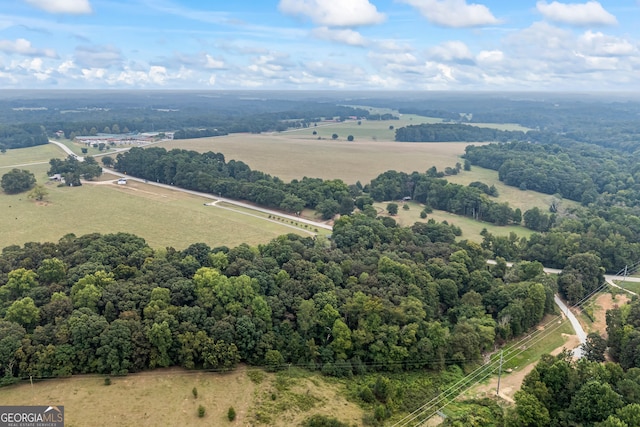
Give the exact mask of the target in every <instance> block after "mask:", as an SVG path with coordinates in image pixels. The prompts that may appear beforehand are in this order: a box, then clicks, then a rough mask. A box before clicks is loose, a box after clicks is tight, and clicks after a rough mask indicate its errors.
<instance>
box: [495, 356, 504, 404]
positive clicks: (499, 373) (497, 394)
mask: <svg viewBox="0 0 640 427" xmlns="http://www.w3.org/2000/svg"><path fill="white" fill-rule="evenodd" d="M502 352H503V350H500V367H499V368H498V387H496V396H499V395H500V376H501V375H502Z"/></svg>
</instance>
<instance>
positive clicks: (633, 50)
mask: <svg viewBox="0 0 640 427" xmlns="http://www.w3.org/2000/svg"><path fill="white" fill-rule="evenodd" d="M578 47H579V48H580V50H582V51H585V52H588V53H590V54H591V55H595V56H626V55H633V54H637V52H638V49H637V47H636V46H634V45H633V44H631V43H630V42H629V41H628V40H625V39H621V38H618V37H613V36H608V35H605V34H603V33H601V32H596V33H594V32H592V31H590V30H589V31H587V32H585V33H584V34H582V35H581V36H580V37H579V38H578Z"/></svg>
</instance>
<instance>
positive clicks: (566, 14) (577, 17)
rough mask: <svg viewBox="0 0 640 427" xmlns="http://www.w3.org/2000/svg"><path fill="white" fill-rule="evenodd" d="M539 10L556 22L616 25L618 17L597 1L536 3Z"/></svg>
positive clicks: (581, 24) (582, 24)
mask: <svg viewBox="0 0 640 427" xmlns="http://www.w3.org/2000/svg"><path fill="white" fill-rule="evenodd" d="M536 8H537V9H538V12H540V13H541V14H542V16H544V17H545V18H547V19H548V20H550V21H554V22H561V23H564V24H570V25H580V26H584V25H614V24H616V23H617V22H618V21H617V20H616V17H615V16H613V15H612V14H610V13H609V12H607V11H606V10H605V9H604V8H603V7H602V5H601V4H600V3H599V2H597V1H588V2H586V3H560V2H557V1H554V2H551V3H547V2H546V1H539V2H538V3H536Z"/></svg>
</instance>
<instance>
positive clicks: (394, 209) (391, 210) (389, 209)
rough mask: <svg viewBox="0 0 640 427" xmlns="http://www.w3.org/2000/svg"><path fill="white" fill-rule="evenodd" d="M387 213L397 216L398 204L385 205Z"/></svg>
mask: <svg viewBox="0 0 640 427" xmlns="http://www.w3.org/2000/svg"><path fill="white" fill-rule="evenodd" d="M387 212H388V213H389V215H397V214H398V204H397V203H389V204H388V205H387Z"/></svg>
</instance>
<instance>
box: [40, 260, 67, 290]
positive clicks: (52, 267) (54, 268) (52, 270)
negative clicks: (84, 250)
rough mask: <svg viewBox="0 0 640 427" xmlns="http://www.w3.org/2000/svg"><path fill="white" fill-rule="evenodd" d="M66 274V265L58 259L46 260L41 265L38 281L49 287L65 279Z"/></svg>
mask: <svg viewBox="0 0 640 427" xmlns="http://www.w3.org/2000/svg"><path fill="white" fill-rule="evenodd" d="M66 273H67V266H66V264H65V263H64V261H61V260H59V259H58V258H47V259H44V260H42V262H41V263H40V267H38V279H40V281H41V282H42V283H45V284H48V285H49V284H51V283H56V282H61V281H62V280H63V279H64V278H65V275H66Z"/></svg>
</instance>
